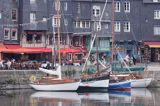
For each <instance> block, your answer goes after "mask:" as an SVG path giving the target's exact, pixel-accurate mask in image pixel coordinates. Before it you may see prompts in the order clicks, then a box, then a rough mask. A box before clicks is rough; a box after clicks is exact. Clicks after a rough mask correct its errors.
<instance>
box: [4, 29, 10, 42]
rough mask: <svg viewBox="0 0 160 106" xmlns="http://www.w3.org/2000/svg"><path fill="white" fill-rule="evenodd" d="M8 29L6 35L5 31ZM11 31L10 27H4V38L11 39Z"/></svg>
mask: <svg viewBox="0 0 160 106" xmlns="http://www.w3.org/2000/svg"><path fill="white" fill-rule="evenodd" d="M6 30H7V31H8V35H5V31H6ZM10 37H11V32H10V29H9V28H4V40H10Z"/></svg>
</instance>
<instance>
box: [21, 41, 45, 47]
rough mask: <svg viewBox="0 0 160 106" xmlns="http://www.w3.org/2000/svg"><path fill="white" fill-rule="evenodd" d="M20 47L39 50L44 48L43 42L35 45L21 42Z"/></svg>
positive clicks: (34, 43)
mask: <svg viewBox="0 0 160 106" xmlns="http://www.w3.org/2000/svg"><path fill="white" fill-rule="evenodd" d="M21 45H22V47H28V48H41V47H46V43H45V42H41V43H36V42H22V43H21Z"/></svg>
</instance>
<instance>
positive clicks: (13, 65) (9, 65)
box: [0, 59, 42, 70]
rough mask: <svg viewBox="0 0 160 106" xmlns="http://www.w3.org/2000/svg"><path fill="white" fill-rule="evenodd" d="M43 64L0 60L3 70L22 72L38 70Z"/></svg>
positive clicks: (0, 66) (0, 67)
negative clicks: (24, 70) (23, 70)
mask: <svg viewBox="0 0 160 106" xmlns="http://www.w3.org/2000/svg"><path fill="white" fill-rule="evenodd" d="M41 64H42V63H41V62H37V61H15V59H12V60H0V69H1V70H14V69H15V70H22V69H38V68H39V66H40V65H41Z"/></svg>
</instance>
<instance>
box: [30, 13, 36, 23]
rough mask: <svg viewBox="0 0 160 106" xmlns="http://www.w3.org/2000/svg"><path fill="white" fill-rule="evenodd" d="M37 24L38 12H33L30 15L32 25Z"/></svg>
mask: <svg viewBox="0 0 160 106" xmlns="http://www.w3.org/2000/svg"><path fill="white" fill-rule="evenodd" d="M35 22H36V12H31V13H30V23H35Z"/></svg>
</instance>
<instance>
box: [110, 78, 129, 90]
mask: <svg viewBox="0 0 160 106" xmlns="http://www.w3.org/2000/svg"><path fill="white" fill-rule="evenodd" d="M109 90H119V91H130V90H131V81H127V80H126V81H120V82H110V83H109Z"/></svg>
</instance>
